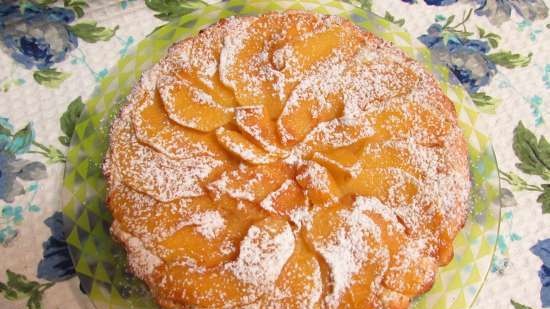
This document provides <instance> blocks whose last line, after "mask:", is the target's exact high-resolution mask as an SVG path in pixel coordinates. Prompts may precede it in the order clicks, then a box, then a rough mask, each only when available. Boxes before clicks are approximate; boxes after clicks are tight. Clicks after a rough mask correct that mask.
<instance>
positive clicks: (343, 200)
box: [103, 11, 470, 309]
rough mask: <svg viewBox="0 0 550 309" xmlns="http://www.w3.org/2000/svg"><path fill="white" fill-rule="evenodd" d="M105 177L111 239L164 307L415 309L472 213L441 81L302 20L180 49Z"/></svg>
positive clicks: (132, 103) (345, 32) (124, 122)
mask: <svg viewBox="0 0 550 309" xmlns="http://www.w3.org/2000/svg"><path fill="white" fill-rule="evenodd" d="M103 170H104V175H105V178H106V182H107V205H108V208H109V210H110V212H111V213H112V216H113V223H112V226H111V234H112V236H113V237H114V238H115V239H116V240H117V241H119V242H120V243H121V244H122V245H123V247H124V248H125V250H126V252H127V258H128V265H129V270H130V271H131V272H132V273H133V274H134V275H135V276H137V277H138V278H140V279H141V280H143V281H144V282H145V283H146V284H147V286H148V287H149V289H150V291H151V293H152V295H153V296H154V297H155V299H156V301H157V302H158V304H159V305H160V306H161V307H163V308H362V309H368V308H376V309H379V308H383V309H403V308H408V307H409V306H410V302H411V300H412V299H413V298H414V297H417V296H419V295H422V294H424V293H426V292H427V291H428V290H430V288H431V287H432V285H433V283H434V280H435V276H436V273H437V271H438V267H440V266H442V265H446V264H447V263H449V262H450V260H451V259H452V257H453V246H452V243H453V239H454V238H455V236H456V235H457V233H458V232H459V231H460V229H461V228H462V227H463V225H464V224H465V220H466V218H467V216H468V211H469V209H468V195H469V190H470V187H469V186H470V182H469V169H468V159H467V145H466V143H465V140H464V138H463V135H462V132H461V130H460V128H459V127H458V124H457V116H456V112H455V109H454V105H453V103H452V102H451V101H450V100H449V99H448V98H447V97H446V96H445V95H444V94H443V92H442V90H441V89H440V87H439V86H438V83H437V82H436V80H435V79H434V77H433V76H432V75H431V74H430V73H428V72H427V70H426V69H425V68H423V67H422V65H420V64H419V63H417V62H415V61H414V60H412V59H411V58H409V57H407V56H406V55H405V54H404V53H403V52H401V51H400V50H399V49H398V48H396V47H394V46H393V45H392V44H390V43H388V42H386V41H384V40H382V39H380V38H378V37H376V36H375V35H373V34H372V33H370V32H367V31H365V30H363V29H361V28H358V27H357V26H355V25H353V24H352V23H351V22H349V21H348V20H346V19H343V18H340V17H335V16H326V15H320V14H314V13H309V12H301V11H288V12H284V13H269V14H265V15H261V16H257V17H231V18H227V19H224V20H221V21H220V22H218V23H217V24H215V25H212V26H210V27H208V28H206V29H203V30H202V31H200V32H199V33H198V34H197V35H196V36H194V37H189V38H186V39H184V40H182V41H179V42H177V43H175V44H174V45H173V46H172V47H171V48H170V49H169V50H168V52H167V54H166V56H165V57H164V58H162V60H160V62H159V63H157V64H156V65H154V66H153V67H152V68H151V69H149V70H148V71H146V72H145V73H143V75H142V77H141V79H140V81H139V82H138V83H137V84H136V85H135V87H134V88H133V90H132V92H131V94H130V95H129V96H128V99H127V103H125V104H124V106H122V108H121V110H120V112H119V113H118V115H117V116H116V117H115V118H114V120H113V122H112V125H111V131H110V141H109V149H108V152H107V155H106V159H105V162H104V166H103Z"/></svg>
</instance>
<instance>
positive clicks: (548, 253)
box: [531, 238, 550, 308]
mask: <svg viewBox="0 0 550 309" xmlns="http://www.w3.org/2000/svg"><path fill="white" fill-rule="evenodd" d="M531 252H533V254H535V255H536V256H538V257H539V258H540V259H541V260H542V266H541V268H540V270H539V278H540V282H541V284H542V288H541V290H540V300H541V302H542V307H544V308H546V307H549V306H550V238H548V239H545V240H542V241H539V242H538V243H537V244H536V245H535V246H533V247H532V248H531Z"/></svg>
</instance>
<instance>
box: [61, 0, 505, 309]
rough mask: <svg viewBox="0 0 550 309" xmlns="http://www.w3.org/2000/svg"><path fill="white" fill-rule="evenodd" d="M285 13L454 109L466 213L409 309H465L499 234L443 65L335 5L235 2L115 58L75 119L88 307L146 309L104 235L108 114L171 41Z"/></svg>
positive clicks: (458, 98)
mask: <svg viewBox="0 0 550 309" xmlns="http://www.w3.org/2000/svg"><path fill="white" fill-rule="evenodd" d="M288 9H298V10H309V11H314V12H318V13H323V14H333V15H339V16H342V17H345V18H348V19H350V20H352V21H353V22H354V23H355V24H357V25H359V26H361V27H363V28H365V29H367V30H368V31H371V32H373V33H375V34H376V35H378V36H380V37H382V38H384V39H386V40H389V41H391V42H393V43H394V44H395V45H396V46H398V47H399V48H401V49H402V50H403V51H404V52H406V53H407V54H408V55H409V56H411V57H413V58H415V59H417V60H418V61H420V62H421V63H423V64H424V65H425V66H426V67H427V68H428V69H429V70H430V71H432V72H433V73H434V74H435V75H436V76H437V78H438V79H439V81H440V85H441V87H442V89H443V91H444V92H445V93H446V94H447V96H448V97H449V98H450V99H451V100H452V101H453V102H454V104H455V106H456V110H457V113H458V117H459V123H460V126H461V128H462V129H463V132H464V135H465V137H466V139H467V142H468V145H469V147H468V149H469V159H470V171H471V175H472V185H473V186H472V192H471V201H472V212H471V214H470V218H469V220H468V222H467V224H466V226H465V227H464V229H463V230H462V231H461V232H460V234H459V235H458V237H457V238H456V240H455V242H454V252H455V256H454V259H453V261H452V262H451V263H450V264H449V265H447V266H446V267H443V268H441V269H440V270H439V273H438V275H437V280H436V283H435V285H434V287H433V288H432V289H431V290H430V291H429V292H428V293H427V294H425V295H423V296H421V297H419V298H417V299H415V301H414V305H413V306H412V308H415V309H432V308H437V309H465V308H470V306H471V305H472V303H473V302H474V301H475V298H476V296H477V294H478V293H479V291H480V289H481V287H482V285H483V282H484V281H485V278H486V275H487V273H488V271H489V268H490V266H491V260H492V257H493V254H494V251H495V239H496V238H497V236H498V232H499V223H500V220H499V218H500V200H499V188H500V185H499V178H498V169H497V163H496V159H495V155H494V153H493V148H492V146H491V142H490V140H489V138H488V136H487V135H486V134H485V133H483V132H482V131H481V129H480V124H481V123H482V121H481V119H480V117H479V113H478V111H477V109H476V108H475V106H474V105H473V104H472V101H471V99H470V97H469V96H468V94H467V92H466V91H465V90H464V89H462V88H461V87H460V86H457V85H453V84H452V83H451V82H450V78H451V77H450V75H449V72H448V71H447V69H446V68H444V67H441V66H438V65H436V64H434V63H432V60H431V55H430V52H429V51H428V49H426V48H425V47H424V46H423V45H422V44H421V43H420V42H418V41H417V40H416V39H414V38H413V37H412V36H411V35H410V34H408V33H407V32H406V31H404V30H403V29H402V28H399V27H398V26H396V25H395V24H393V23H391V22H389V21H387V20H384V19H383V18H381V17H379V16H376V15H374V14H372V13H370V12H366V11H364V10H362V9H360V8H357V7H355V6H352V5H350V4H347V3H343V2H339V1H326V0H311V1H264V0H253V1H242V0H230V1H227V2H221V3H218V4H213V5H209V6H207V7H205V8H202V9H198V10H197V11H194V12H193V13H191V14H188V15H185V16H183V17H181V18H180V19H179V20H177V21H173V22H171V23H170V24H168V25H166V26H164V27H162V28H160V29H158V30H157V31H155V32H154V33H153V34H151V35H150V36H148V37H147V38H145V39H144V40H143V41H141V42H140V43H139V44H137V46H135V48H134V49H133V50H132V51H130V52H129V53H128V54H127V55H126V56H124V57H123V58H121V59H120V60H119V61H118V63H117V65H116V66H115V67H114V68H112V69H111V71H110V73H109V74H108V75H107V76H106V77H105V78H104V79H102V81H101V83H100V85H99V86H98V88H97V89H96V91H95V92H94V95H93V96H92V98H91V99H89V100H88V101H87V102H86V108H85V111H84V112H83V114H82V116H81V118H80V119H79V121H78V123H77V125H76V128H75V134H74V135H73V137H72V141H71V146H70V148H69V151H68V154H67V165H66V169H65V178H64V192H63V203H64V209H63V213H64V216H65V233H66V234H65V235H66V237H67V243H68V244H69V248H70V252H71V255H72V258H73V261H74V264H75V268H76V272H77V274H78V276H79V278H80V281H81V286H82V289H83V290H84V291H86V292H87V294H88V296H89V298H90V299H91V300H92V302H93V304H94V305H95V306H96V307H97V308H155V307H156V305H155V303H154V301H153V299H152V298H151V296H150V294H149V292H148V289H147V287H146V286H145V285H144V284H143V283H142V282H141V281H139V280H138V279H136V278H135V277H133V276H132V275H131V274H129V273H128V272H127V271H126V258H125V253H124V250H123V249H122V248H121V247H120V246H119V245H117V244H116V243H115V242H114V241H113V240H112V239H111V236H110V235H109V226H110V223H111V220H112V217H111V215H110V213H109V211H108V210H107V209H106V207H105V204H104V200H105V182H104V179H103V176H102V174H101V163H102V161H103V158H104V154H105V151H106V149H107V133H108V128H109V125H110V120H111V119H112V116H113V115H114V114H115V113H116V112H117V111H118V108H119V107H120V105H121V104H122V103H124V101H125V97H126V95H127V94H128V93H129V91H130V89H131V88H132V86H133V85H134V83H135V82H136V81H137V80H138V79H139V77H140V75H141V73H142V72H143V71H144V70H146V69H148V68H149V67H151V66H152V65H153V64H154V63H156V62H157V61H158V60H159V59H160V58H161V57H162V56H163V55H164V54H165V52H166V50H167V48H168V47H169V46H170V45H171V44H172V43H174V42H176V41H179V40H181V39H183V38H185V37H187V36H192V35H195V34H196V33H197V32H198V31H199V30H200V29H202V28H204V27H206V26H208V25H210V24H213V23H215V22H217V21H218V20H219V19H221V18H225V17H228V16H232V15H258V14H262V13H266V12H269V11H284V10H288Z"/></svg>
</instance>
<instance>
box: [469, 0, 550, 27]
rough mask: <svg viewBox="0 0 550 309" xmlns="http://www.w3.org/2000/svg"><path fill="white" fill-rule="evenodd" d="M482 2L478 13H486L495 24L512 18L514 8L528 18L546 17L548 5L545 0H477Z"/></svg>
mask: <svg viewBox="0 0 550 309" xmlns="http://www.w3.org/2000/svg"><path fill="white" fill-rule="evenodd" d="M476 2H478V3H479V4H480V6H479V8H478V9H477V10H476V14H477V15H481V16H483V15H485V16H487V18H489V21H490V22H491V23H493V24H495V25H500V24H502V23H503V22H505V21H507V20H509V19H510V16H511V15H512V9H514V11H516V13H517V14H519V15H520V16H521V17H523V18H524V19H527V20H531V21H532V20H537V19H545V18H546V17H548V7H547V6H546V4H544V1H543V0H476Z"/></svg>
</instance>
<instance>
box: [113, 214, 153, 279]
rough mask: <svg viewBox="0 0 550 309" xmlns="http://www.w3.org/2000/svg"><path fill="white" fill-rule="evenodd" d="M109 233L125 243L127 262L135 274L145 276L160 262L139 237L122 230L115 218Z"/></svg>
mask: <svg viewBox="0 0 550 309" xmlns="http://www.w3.org/2000/svg"><path fill="white" fill-rule="evenodd" d="M111 233H112V234H113V235H115V236H116V237H117V238H118V239H119V240H120V241H121V242H123V243H125V244H126V250H127V251H128V259H129V261H128V262H129V265H130V267H131V268H132V271H133V272H134V273H135V274H136V276H138V277H140V278H146V277H147V276H149V275H150V274H152V273H153V271H154V270H155V268H157V267H158V266H160V265H161V264H162V260H161V259H160V258H159V257H157V256H156V255H154V254H152V253H151V251H149V250H147V249H146V248H145V247H144V246H143V243H142V242H141V240H139V238H136V237H133V236H132V235H131V234H129V233H126V232H124V231H123V230H122V228H121V227H120V225H119V223H118V221H116V220H115V221H113V224H112V225H111Z"/></svg>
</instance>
